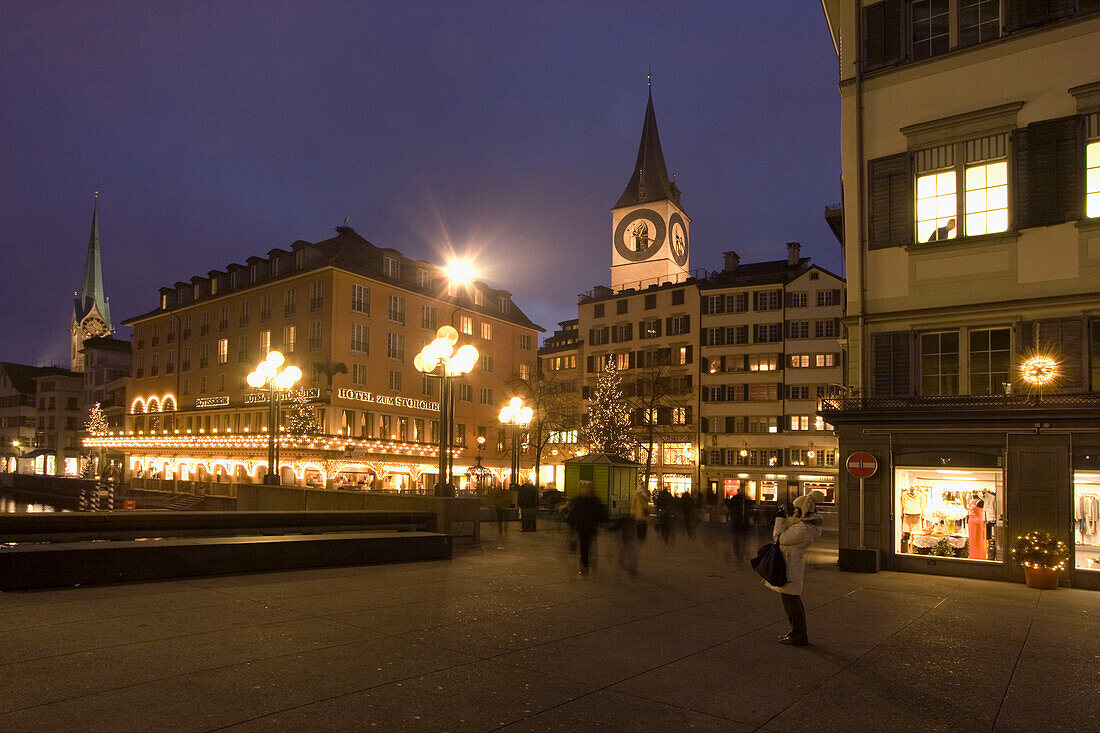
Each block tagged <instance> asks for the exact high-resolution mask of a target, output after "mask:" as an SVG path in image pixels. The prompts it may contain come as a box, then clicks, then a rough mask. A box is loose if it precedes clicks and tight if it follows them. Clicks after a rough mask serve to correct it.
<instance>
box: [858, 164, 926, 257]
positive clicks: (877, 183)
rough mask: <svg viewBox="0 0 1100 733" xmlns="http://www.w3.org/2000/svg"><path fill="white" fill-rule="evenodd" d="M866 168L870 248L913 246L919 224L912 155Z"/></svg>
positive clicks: (868, 246) (868, 240)
mask: <svg viewBox="0 0 1100 733" xmlns="http://www.w3.org/2000/svg"><path fill="white" fill-rule="evenodd" d="M867 168H868V176H867V180H868V186H869V189H868V192H867V199H868V203H869V208H870V222H869V225H868V230H869V231H868V233H867V234H868V237H867V248H868V249H881V248H883V247H893V246H897V245H904V244H911V243H912V241H913V229H914V227H915V224H916V222H915V219H914V218H913V217H914V213H913V174H912V171H911V169H910V160H909V153H899V154H898V155H890V156H887V157H885V158H876V159H875V160H872V161H868V163H867Z"/></svg>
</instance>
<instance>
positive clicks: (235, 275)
mask: <svg viewBox="0 0 1100 733" xmlns="http://www.w3.org/2000/svg"><path fill="white" fill-rule="evenodd" d="M240 284H241V278H240V272H238V271H237V270H234V271H233V272H231V273H229V287H231V288H235V287H237V286H238V285H240Z"/></svg>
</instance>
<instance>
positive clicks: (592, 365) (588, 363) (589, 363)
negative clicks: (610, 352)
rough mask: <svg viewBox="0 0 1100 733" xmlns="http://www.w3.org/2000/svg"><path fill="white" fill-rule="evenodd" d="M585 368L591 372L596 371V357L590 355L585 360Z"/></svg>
mask: <svg viewBox="0 0 1100 733" xmlns="http://www.w3.org/2000/svg"><path fill="white" fill-rule="evenodd" d="M584 370H585V371H586V372H587V373H589V374H591V373H593V372H594V371H596V357H594V356H590V357H588V359H587V360H585V364H584Z"/></svg>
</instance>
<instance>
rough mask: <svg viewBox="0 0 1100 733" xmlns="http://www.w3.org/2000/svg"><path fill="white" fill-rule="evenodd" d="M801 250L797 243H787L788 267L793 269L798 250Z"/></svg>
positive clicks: (796, 262) (796, 260)
mask: <svg viewBox="0 0 1100 733" xmlns="http://www.w3.org/2000/svg"><path fill="white" fill-rule="evenodd" d="M801 249H802V245H801V244H799V243H798V242H787V264H788V265H791V266H792V267H793V266H794V265H797V264H798V260H799V250H801Z"/></svg>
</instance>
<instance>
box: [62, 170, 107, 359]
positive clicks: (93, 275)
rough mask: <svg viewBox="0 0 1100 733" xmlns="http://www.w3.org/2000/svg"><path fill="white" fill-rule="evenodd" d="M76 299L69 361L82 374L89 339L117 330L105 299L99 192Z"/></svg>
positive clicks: (94, 206)
mask: <svg viewBox="0 0 1100 733" xmlns="http://www.w3.org/2000/svg"><path fill="white" fill-rule="evenodd" d="M75 295H76V298H75V301H74V302H73V319H72V323H71V324H70V327H69V331H70V333H71V335H72V349H71V351H70V354H69V361H70V364H71V366H70V368H71V369H72V370H73V371H74V372H82V371H84V355H83V354H82V353H80V350H81V349H82V348H84V341H85V339H89V338H93V337H95V336H107V335H109V334H111V333H114V330H115V329H114V327H113V326H112V325H111V309H110V304H109V303H108V302H107V298H106V297H104V295H103V266H102V264H101V262H100V255H99V191H96V192H95V198H94V199H93V203H92V233H91V236H89V238H88V254H87V256H86V257H85V260H84V282H83V284H82V286H81V289H80V292H78V293H75Z"/></svg>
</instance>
